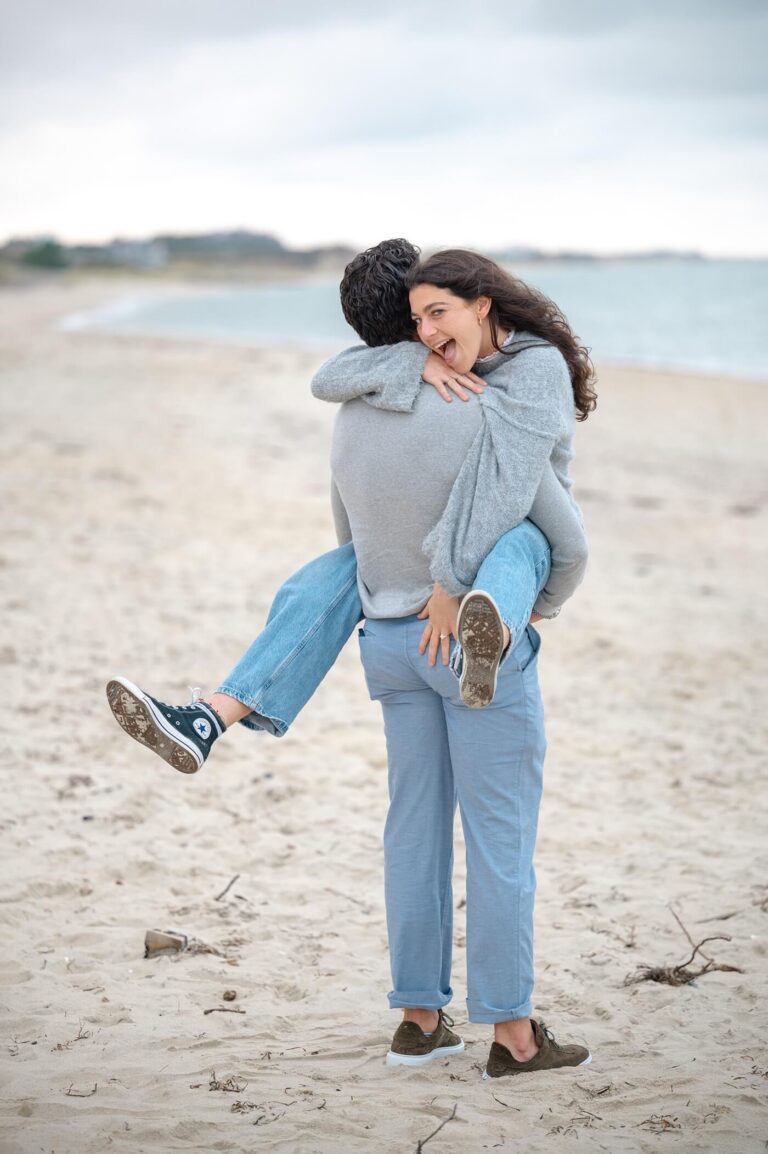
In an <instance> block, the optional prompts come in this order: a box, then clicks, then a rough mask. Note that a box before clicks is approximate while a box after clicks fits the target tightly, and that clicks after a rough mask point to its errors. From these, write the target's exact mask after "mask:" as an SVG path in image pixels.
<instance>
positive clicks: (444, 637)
mask: <svg viewBox="0 0 768 1154" xmlns="http://www.w3.org/2000/svg"><path fill="white" fill-rule="evenodd" d="M447 636H448V634H447V633H441V634H440V640H441V641H445V639H446V637H447Z"/></svg>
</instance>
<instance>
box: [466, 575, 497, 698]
mask: <svg viewBox="0 0 768 1154" xmlns="http://www.w3.org/2000/svg"><path fill="white" fill-rule="evenodd" d="M456 636H457V638H458V641H459V644H460V645H461V648H462V652H463V657H464V663H463V666H462V670H461V678H460V680H459V694H460V696H461V700H462V701H463V702H464V704H465V705H468V706H469V708H470V709H484V708H485V706H486V705H490V704H491V702H492V701H493V698H494V694H495V693H496V680H497V677H498V673H499V662H500V661H501V658H502V655H503V653H504V625H503V622H502V620H501V614H500V613H499V607H498V605H497V604H496V602H495V601H494V599H493V598H492V597H491V595H490V594H489V593H483V592H482V591H481V590H479V589H478V590H473V591H472V592H471V593H467V595H466V597H465V598H464V600H463V601H462V603H461V605H460V606H459V615H458V618H457V621H456Z"/></svg>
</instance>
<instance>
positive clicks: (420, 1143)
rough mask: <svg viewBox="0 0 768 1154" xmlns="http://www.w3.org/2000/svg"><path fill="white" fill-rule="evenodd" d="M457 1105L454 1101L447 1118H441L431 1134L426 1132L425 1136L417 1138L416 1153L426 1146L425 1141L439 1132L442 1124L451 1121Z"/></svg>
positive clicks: (445, 1124) (419, 1152) (419, 1153)
mask: <svg viewBox="0 0 768 1154" xmlns="http://www.w3.org/2000/svg"><path fill="white" fill-rule="evenodd" d="M458 1105H459V1104H458V1102H454V1104H453V1110H452V1111H451V1113H450V1114H449V1115H448V1117H447V1118H443V1120H442V1122H441V1123H440V1125H439V1126H438V1127H437V1129H436V1130H433V1131H432V1133H431V1134H428V1135H427V1137H426V1138H420V1139H419V1141H418V1143H417V1145H416V1154H421V1152H422V1150H423V1149H424V1147H425V1146H426V1144H427V1142H429V1141H430V1139H432V1138H434V1136H435V1134H439V1133H440V1131H441V1130H442V1128H443V1126H447V1125H448V1123H449V1122H452V1121H453V1119H454V1118H455V1117H456V1110H457V1109H458Z"/></svg>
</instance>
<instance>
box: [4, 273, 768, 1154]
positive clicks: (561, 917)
mask: <svg viewBox="0 0 768 1154" xmlns="http://www.w3.org/2000/svg"><path fill="white" fill-rule="evenodd" d="M131 287H132V289H133V287H134V286H133V285H132V286H131ZM105 291H106V290H105V288H104V287H103V285H99V284H89V283H85V284H80V285H78V286H77V287H75V288H72V287H70V288H65V287H62V286H61V285H53V286H52V287H51V286H45V285H42V286H38V287H36V288H34V289H27V290H16V291H10V290H5V291H3V293H2V297H1V299H0V336H1V340H2V347H1V350H0V356H2V377H1V380H2V424H1V426H0V436H1V437H2V442H1V445H2V448H1V453H0V459H1V460H2V475H3V483H4V492H3V510H4V512H3V534H2V545H1V547H0V581H1V583H2V594H1V595H2V621H3V640H2V643H1V644H0V662H2V671H3V674H4V677H3V690H4V692H3V699H2V700H3V710H2V716H0V724H1V725H2V736H1V738H0V742H1V745H0V748H1V749H2V760H3V766H4V776H3V782H4V803H3V806H2V819H1V822H0V825H1V827H2V833H3V841H2V845H3V860H2V876H3V886H2V907H1V912H0V925H1V926H2V961H1V962H0V985H2V993H1V994H0V998H1V1000H2V1020H3V1026H2V1052H1V1053H0V1077H1V1079H2V1081H1V1083H0V1084H1V1085H2V1107H1V1108H0V1149H2V1150H3V1151H7V1152H11V1151H12V1152H14V1154H16V1152H25V1154H26V1152H32V1151H35V1152H36V1151H40V1150H44V1151H51V1150H52V1151H55V1152H56V1154H69V1152H75V1151H77V1152H78V1154H97V1152H99V1154H101V1152H102V1151H104V1150H105V1149H106V1148H107V1147H109V1148H110V1149H114V1150H123V1151H129V1152H131V1154H134V1152H143V1151H146V1152H152V1154H155V1152H158V1154H159V1152H161V1151H162V1152H165V1151H177V1150H184V1151H191V1150H195V1151H214V1150H215V1151H252V1150H262V1149H263V1150H275V1151H289V1152H292V1154H293V1152H296V1154H305V1152H306V1154H309V1152H319V1154H326V1152H333V1154H352V1152H357V1151H371V1154H377V1152H379V1151H381V1152H384V1151H387V1152H389V1151H403V1152H404V1154H412V1152H414V1151H415V1150H416V1148H417V1143H418V1141H419V1140H420V1139H421V1140H424V1139H426V1138H427V1137H428V1136H429V1135H430V1133H431V1132H432V1131H434V1130H435V1128H436V1127H437V1126H438V1125H439V1124H440V1123H441V1122H442V1121H443V1120H445V1119H447V1118H449V1117H450V1116H451V1114H452V1112H453V1110H454V1107H455V1117H454V1118H452V1119H451V1120H450V1121H448V1122H447V1123H446V1125H445V1126H444V1127H443V1129H442V1130H440V1132H439V1133H438V1134H437V1135H436V1136H435V1137H433V1138H432V1139H431V1140H430V1142H429V1145H428V1147H427V1149H428V1152H429V1154H465V1152H474V1151H482V1150H492V1149H509V1150H520V1151H523V1150H524V1151H525V1152H526V1154H536V1152H539V1151H547V1152H551V1151H557V1152H570V1151H574V1150H579V1151H585V1152H586V1151H597V1150H607V1151H610V1152H611V1154H623V1152H625V1151H626V1152H629V1151H632V1152H634V1151H656V1150H665V1151H666V1150H675V1151H685V1152H686V1154H688V1152H690V1151H700V1150H701V1151H718V1152H722V1151H738V1152H739V1154H750V1152H752V1151H757V1150H763V1149H764V1142H765V1136H766V1130H767V1124H768V1111H767V1110H766V1100H767V1099H768V1053H767V1052H766V1045H765V1038H766V1034H767V1033H768V1030H767V1024H766V1015H765V1004H766V986H767V985H768V982H767V980H766V954H767V953H768V869H766V848H765V847H766V840H765V834H766V823H765V811H764V777H762V776H761V775H762V767H763V764H764V751H765V748H766V737H765V732H764V727H765V707H764V702H763V701H762V695H761V693H760V690H761V688H762V686H763V685H764V683H765V682H764V674H765V670H764V663H765V649H764V647H763V648H761V638H762V633H761V628H764V624H765V621H764V616H763V617H762V618H761V609H760V604H759V603H760V600H761V594H762V593H763V581H764V578H763V576H762V574H761V567H762V562H764V560H765V524H766V513H765V504H764V493H761V485H762V484H763V482H764V479H765V477H764V470H763V455H764V450H763V449H762V443H763V441H764V429H765V427H766V422H767V419H768V390H767V389H766V387H765V386H764V385H760V384H757V383H745V382H735V381H729V380H720V379H713V378H704V377H697V376H686V375H679V374H678V375H665V374H655V373H649V372H644V371H640V370H631V369H620V370H619V369H612V368H608V367H606V368H605V369H604V370H603V371H602V373H601V384H600V391H601V401H600V407H599V410H598V412H597V414H596V415H595V416H594V417H593V418H592V419H590V420H589V421H588V422H587V424H586V425H585V426H583V427H581V428H580V430H579V433H578V437H577V447H578V452H579V455H578V459H577V462H576V469H575V477H576V485H577V494H578V496H579V498H580V500H581V502H582V505H583V508H584V511H585V515H586V518H587V522H588V528H589V534H590V539H591V544H592V562H591V569H590V572H589V575H588V578H587V581H586V583H585V585H584V587H583V589H582V590H581V591H580V592H579V594H578V596H577V597H576V599H575V600H574V601H573V602H572V604H571V605H570V606H569V607H568V608H567V610H566V612H564V613H563V615H562V616H561V618H560V619H559V620H558V621H557V622H554V623H552V624H547V625H545V626H543V627H542V633H543V635H544V642H545V643H544V649H543V652H542V658H541V661H540V669H541V676H542V682H543V688H544V693H545V700H546V704H547V712H548V725H549V738H550V748H549V754H548V761H547V768H546V796H545V802H544V806H543V812H542V815H541V826H540V829H541V833H540V839H539V846H538V854H537V865H538V875H539V894H538V906H537V954H538V984H537V989H536V1006H537V1010H538V1011H539V1013H540V1014H541V1015H542V1016H543V1017H544V1018H545V1020H546V1021H547V1022H548V1023H549V1024H550V1025H551V1026H552V1027H553V1028H554V1029H555V1031H556V1032H557V1033H558V1034H559V1035H560V1036H562V1037H564V1038H572V1039H585V1040H587V1041H588V1043H589V1045H590V1046H591V1048H592V1050H593V1052H594V1063H593V1065H591V1066H590V1067H585V1068H583V1069H580V1070H578V1071H575V1072H574V1071H563V1072H560V1073H557V1074H546V1075H538V1076H531V1077H527V1078H520V1079H511V1080H510V1079H506V1080H500V1081H498V1082H492V1083H489V1082H484V1081H482V1080H481V1078H480V1071H481V1069H482V1068H483V1066H484V1062H485V1058H486V1054H487V1047H488V1041H489V1028H488V1027H485V1026H478V1025H471V1024H469V1025H468V1024H466V1020H465V1015H464V1001H463V999H464V989H465V984H464V952H465V951H464V936H463V934H464V928H463V922H462V918H463V910H462V909H461V908H460V909H459V910H458V914H457V926H456V966H455V980H454V988H455V990H456V1002H455V1016H456V1019H457V1022H458V1024H459V1026H460V1028H461V1030H462V1033H463V1034H464V1037H465V1038H466V1041H467V1051H466V1053H465V1054H464V1055H462V1056H460V1057H457V1058H455V1059H453V1060H452V1061H450V1062H447V1061H446V1062H442V1063H437V1064H435V1065H433V1066H431V1067H429V1068H427V1069H424V1070H421V1071H409V1070H405V1069H399V1070H394V1071H393V1070H388V1069H386V1068H385V1066H384V1065H383V1057H384V1053H385V1050H386V1048H387V1044H388V1041H389V1038H390V1036H391V1032H392V1030H393V1028H394V1026H395V1024H396V1015H395V1014H393V1013H391V1012H389V1011H388V1010H387V1008H386V1000H385V995H386V992H387V990H388V989H389V973H388V963H387V951H386V935H385V927H384V911H383V895H382V884H381V877H382V860H381V846H380V834H381V828H382V822H383V817H384V813H385V806H386V794H385V755H384V744H383V736H382V731H381V724H380V717H379V713H378V707H377V706H375V705H374V704H372V703H371V702H369V700H368V699H367V696H366V692H365V688H364V683H363V678H362V674H361V670H360V668H359V665H358V660H357V654H356V651H355V648H356V647H355V643H354V642H352V643H351V644H350V645H349V646H348V648H347V650H346V651H345V652H344V653H343V654H342V656H341V658H340V660H339V662H338V665H337V666H336V667H335V669H334V670H333V671H332V673H331V675H330V676H329V677H328V679H327V681H326V683H325V684H324V685H323V686H322V687H321V689H320V691H319V692H318V693H317V695H316V697H315V698H314V699H313V701H312V702H311V703H310V705H309V707H308V708H307V709H306V711H305V713H304V714H303V716H302V717H301V718H300V719H299V722H298V723H297V724H296V726H295V729H294V730H293V731H292V732H291V733H290V734H289V735H288V736H287V737H286V738H284V739H282V740H275V739H273V738H269V737H266V736H255V735H253V734H251V733H248V732H246V731H245V730H243V729H242V727H238V729H237V731H236V732H235V733H234V734H232V735H230V736H228V738H227V739H226V740H225V741H224V742H222V743H220V745H219V746H217V748H216V751H215V756H214V757H213V758H212V759H211V762H209V764H208V765H207V766H206V767H205V768H204V770H203V772H202V773H200V774H199V775H198V776H196V777H192V778H189V777H184V776H182V775H180V774H177V773H174V772H173V771H172V770H170V769H169V768H167V767H166V766H164V764H163V763H161V762H160V761H159V760H157V759H155V758H154V757H153V756H152V755H150V754H149V753H147V752H146V751H144V750H142V749H141V748H140V747H139V746H138V745H136V744H135V743H134V742H131V741H129V740H128V739H127V738H125V737H124V736H123V735H122V734H121V733H120V731H119V730H118V728H117V726H116V725H115V722H114V720H113V719H112V717H111V715H110V714H109V712H108V710H107V707H106V703H105V699H104V689H103V687H104V683H105V681H106V680H107V678H108V677H109V676H111V675H113V674H115V673H123V674H125V675H127V676H129V677H131V678H132V679H133V680H135V681H137V682H138V683H139V684H141V685H143V686H145V687H146V688H148V689H150V691H152V692H155V693H157V694H158V695H159V696H161V697H163V698H165V699H166V700H174V699H181V700H186V698H187V686H188V685H193V684H201V685H203V686H204V687H205V688H208V689H211V688H212V687H213V686H214V684H215V682H216V681H217V679H218V678H219V677H220V676H221V675H222V674H223V673H225V672H226V671H227V670H228V669H229V667H230V666H231V665H232V664H233V663H234V660H235V658H236V657H237V656H238V654H239V652H240V651H241V649H242V648H243V647H244V646H245V645H246V643H248V642H249V641H250V639H251V637H252V636H253V635H254V634H255V633H256V632H257V631H258V629H259V626H260V624H261V623H262V621H263V618H264V616H265V613H266V610H267V608H268V605H269V602H270V598H271V595H272V593H273V591H274V590H275V588H276V587H277V585H278V583H279V581H280V580H281V579H282V578H283V577H284V576H286V575H287V574H288V573H290V572H291V571H292V570H293V569H294V568H295V567H296V566H298V564H299V563H301V562H302V561H304V560H306V559H307V558H309V557H311V556H313V555H315V554H317V553H319V552H321V551H323V550H325V549H326V548H330V547H331V546H332V545H333V543H334V541H333V536H332V529H331V518H330V513H329V507H328V498H327V491H328V466H327V455H328V445H329V435H330V428H331V421H332V417H333V412H332V409H331V408H330V407H325V406H323V405H322V404H320V403H319V402H315V401H313V400H312V398H311V396H310V394H309V391H308V388H307V382H308V379H309V377H310V374H311V372H312V370H313V367H314V366H315V365H316V364H317V363H318V360H319V359H320V358H319V356H317V355H312V354H310V353H299V352H295V351H291V352H287V351H285V350H283V351H280V350H268V349H263V350H245V349H237V348H230V347H223V346H213V345H204V344H200V345H191V344H190V345H186V344H182V343H179V342H163V341H159V340H157V341H155V340H149V339H135V338H130V339H120V338H115V337H107V336H103V335H88V334H65V333H58V332H56V331H55V329H54V327H53V326H54V322H55V321H56V319H57V318H58V317H60V316H62V315H63V314H64V313H67V312H70V311H75V310H79V309H82V308H85V307H88V306H89V305H91V304H94V303H97V302H98V301H99V300H100V299H101V298H103V296H104V294H105ZM110 291H114V287H112V288H111V289H110ZM461 856H462V855H461V854H459V860H460V858H461ZM462 869H463V867H462V865H461V864H459V867H458V870H457V878H456V902H457V905H458V904H459V903H460V900H461V898H462V891H463V884H462V883H463V873H462ZM235 874H238V875H239V877H238V879H237V881H236V882H235V884H234V885H233V886H232V887H231V889H230V890H229V891H228V893H227V894H226V895H225V896H224V897H222V898H220V899H219V900H217V895H219V894H220V893H221V891H222V890H223V889H224V887H225V886H226V885H227V883H228V882H229V880H230V879H231V878H232V877H233V876H234V875H235ZM670 906H673V907H674V908H675V909H676V910H677V912H678V913H679V915H680V917H681V918H682V920H683V922H684V923H685V925H686V926H687V928H688V930H689V931H690V934H691V935H692V937H693V938H694V939H695V940H696V941H698V940H699V939H701V938H703V937H704V936H706V935H709V934H713V933H727V934H728V935H729V938H730V940H729V941H720V942H714V943H711V945H710V953H711V956H712V957H714V958H715V959H716V960H717V961H719V962H722V963H727V964H730V965H734V966H739V967H741V969H742V971H743V972H741V973H731V972H729V973H725V972H715V973H710V974H708V975H706V976H704V977H702V978H701V979H700V980H699V981H698V982H697V983H696V984H695V985H691V986H683V987H681V988H671V987H670V986H668V985H659V984H653V983H645V984H642V985H635V986H631V987H625V986H624V985H623V981H624V978H625V976H626V975H627V974H628V973H630V972H631V971H633V970H634V969H635V967H636V966H637V965H638V964H639V963H641V962H648V963H653V964H669V963H675V962H682V961H684V960H685V959H686V957H687V956H688V955H689V954H690V947H689V943H688V941H687V940H686V938H685V936H684V935H683V933H682V931H681V929H680V928H679V926H678V925H677V923H676V922H675V920H674V918H673V916H672V913H671V912H670ZM151 927H157V928H173V929H178V930H181V931H183V932H186V933H188V934H190V935H194V936H195V937H196V938H198V939H201V940H203V941H205V942H207V943H209V944H210V945H211V946H213V947H215V948H216V949H217V950H218V951H220V954H218V955H217V954H198V955H189V954H187V955H183V956H180V957H178V958H175V959H171V958H158V959H155V960H148V961H145V960H144V959H143V956H142V954H143V940H144V932H145V930H146V929H148V928H151ZM705 949H706V947H705ZM226 989H235V990H236V991H237V1000H236V1001H235V1002H234V1003H227V1002H224V1001H222V994H223V992H224V990H226ZM227 1005H229V1006H230V1008H237V1009H240V1010H243V1011H244V1013H242V1014H233V1013H213V1014H208V1015H206V1014H205V1012H204V1011H205V1010H207V1009H209V1008H212V1007H223V1006H227ZM214 1075H215V1083H216V1084H218V1085H219V1087H220V1088H219V1089H213V1088H211V1080H212V1079H214ZM228 1079H233V1081H232V1082H229V1083H228V1082H227V1080H228ZM227 1085H229V1086H230V1087H231V1089H229V1090H228V1089H227V1088H226V1087H227Z"/></svg>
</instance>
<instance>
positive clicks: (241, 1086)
mask: <svg viewBox="0 0 768 1154" xmlns="http://www.w3.org/2000/svg"><path fill="white" fill-rule="evenodd" d="M247 1086H248V1083H247V1082H246V1081H245V1080H244V1079H242V1078H235V1077H234V1076H232V1075H230V1077H229V1078H225V1079H224V1081H223V1082H221V1081H220V1080H219V1079H218V1078H217V1077H216V1071H215V1070H211V1078H210V1081H209V1082H208V1089H209V1090H222V1091H223V1092H224V1093H225V1094H242V1092H243V1090H245V1089H246V1088H247Z"/></svg>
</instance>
